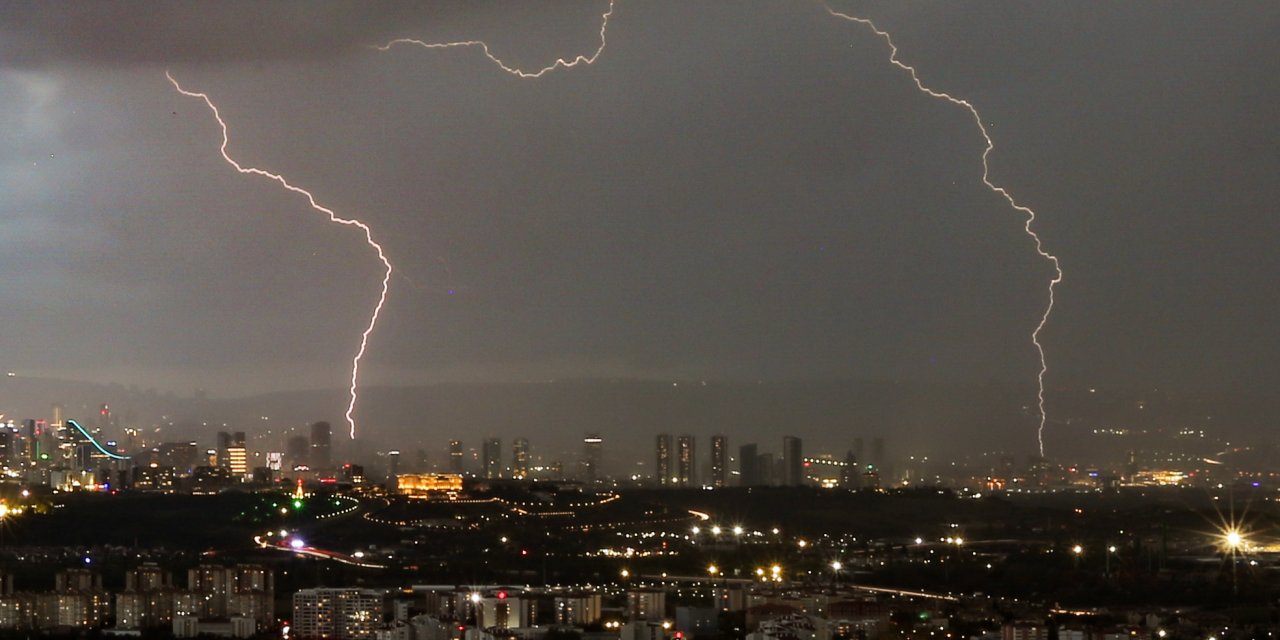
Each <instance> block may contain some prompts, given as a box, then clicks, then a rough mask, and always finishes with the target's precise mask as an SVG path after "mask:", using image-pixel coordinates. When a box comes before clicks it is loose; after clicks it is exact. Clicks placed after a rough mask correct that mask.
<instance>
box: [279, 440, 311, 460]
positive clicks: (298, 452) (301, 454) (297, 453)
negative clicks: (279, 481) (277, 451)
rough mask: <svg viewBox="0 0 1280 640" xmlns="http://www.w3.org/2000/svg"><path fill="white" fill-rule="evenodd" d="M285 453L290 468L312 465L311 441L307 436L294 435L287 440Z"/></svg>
mask: <svg viewBox="0 0 1280 640" xmlns="http://www.w3.org/2000/svg"><path fill="white" fill-rule="evenodd" d="M284 455H285V458H286V460H287V461H288V464H289V466H290V468H292V467H302V466H310V464H311V442H310V441H308V440H307V437H306V436H293V437H291V438H289V440H288V441H286V442H285V446H284Z"/></svg>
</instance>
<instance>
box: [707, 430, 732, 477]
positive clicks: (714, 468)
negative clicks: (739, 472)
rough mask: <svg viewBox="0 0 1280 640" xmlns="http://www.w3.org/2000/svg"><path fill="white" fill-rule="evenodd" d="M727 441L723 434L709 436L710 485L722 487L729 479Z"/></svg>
mask: <svg viewBox="0 0 1280 640" xmlns="http://www.w3.org/2000/svg"><path fill="white" fill-rule="evenodd" d="M728 446H729V444H728V441H727V440H726V439H725V437H724V436H723V435H715V436H711V486H713V487H723V486H725V481H726V480H728V479H729V471H728V465H727V464H726V463H727V462H728V456H729V452H728V450H727V449H728Z"/></svg>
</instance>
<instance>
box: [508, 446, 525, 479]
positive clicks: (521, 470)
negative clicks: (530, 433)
mask: <svg viewBox="0 0 1280 640" xmlns="http://www.w3.org/2000/svg"><path fill="white" fill-rule="evenodd" d="M511 477H512V478H517V479H521V480H523V479H524V478H527V477H529V439H528V438H516V439H515V440H513V441H512V442H511Z"/></svg>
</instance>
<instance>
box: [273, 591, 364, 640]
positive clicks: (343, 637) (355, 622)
mask: <svg viewBox="0 0 1280 640" xmlns="http://www.w3.org/2000/svg"><path fill="white" fill-rule="evenodd" d="M380 626H382V593H381V592H380V591H374V590H372V589H303V590H301V591H298V592H297V593H294V594H293V627H292V633H291V635H293V636H294V637H297V638H302V639H316V638H324V639H325V640H365V639H370V638H373V637H375V635H376V631H377V629H378V627H380Z"/></svg>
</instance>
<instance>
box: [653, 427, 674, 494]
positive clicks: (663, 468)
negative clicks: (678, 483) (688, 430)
mask: <svg viewBox="0 0 1280 640" xmlns="http://www.w3.org/2000/svg"><path fill="white" fill-rule="evenodd" d="M653 475H654V477H656V478H657V479H658V483H659V484H662V485H668V484H671V483H672V481H673V480H675V478H674V477H673V476H672V475H671V434H669V433H660V434H658V460H657V462H656V463H655V464H654V466H653Z"/></svg>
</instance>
